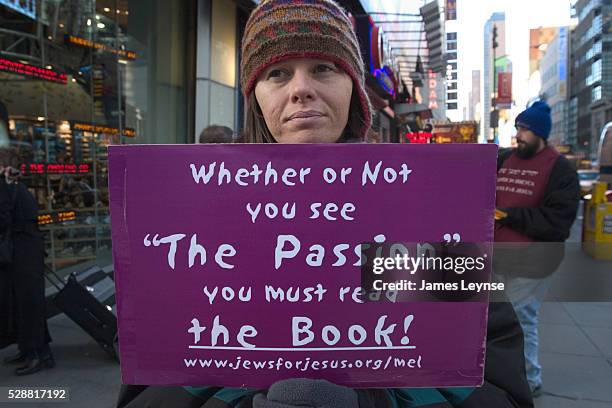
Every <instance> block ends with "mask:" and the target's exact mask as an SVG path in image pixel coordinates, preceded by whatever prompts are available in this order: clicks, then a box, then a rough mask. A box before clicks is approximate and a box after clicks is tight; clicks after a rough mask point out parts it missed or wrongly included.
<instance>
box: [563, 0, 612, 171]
mask: <svg viewBox="0 0 612 408" xmlns="http://www.w3.org/2000/svg"><path fill="white" fill-rule="evenodd" d="M574 7H575V15H576V16H577V17H578V25H577V26H576V28H575V29H574V30H573V32H572V33H571V51H570V53H571V58H570V59H571V61H572V64H571V67H570V72H571V84H570V102H569V118H570V123H569V129H570V135H569V137H570V138H571V139H572V140H575V142H576V144H575V146H576V150H577V151H578V152H582V154H584V156H585V157H586V158H589V159H595V158H596V155H597V149H598V141H599V134H600V132H601V130H602V129H603V127H604V125H605V124H606V123H607V122H609V121H611V120H612V103H611V102H610V100H611V98H612V1H610V0H579V1H578V2H576V4H575V5H574Z"/></svg>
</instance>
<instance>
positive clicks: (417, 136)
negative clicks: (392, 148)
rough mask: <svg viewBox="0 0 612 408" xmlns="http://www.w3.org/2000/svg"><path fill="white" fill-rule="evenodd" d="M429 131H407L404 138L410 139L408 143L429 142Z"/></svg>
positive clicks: (430, 134)
mask: <svg viewBox="0 0 612 408" xmlns="http://www.w3.org/2000/svg"><path fill="white" fill-rule="evenodd" d="M432 136H433V135H432V133H431V132H408V133H406V139H408V140H410V143H421V144H423V143H429V139H431V137H432Z"/></svg>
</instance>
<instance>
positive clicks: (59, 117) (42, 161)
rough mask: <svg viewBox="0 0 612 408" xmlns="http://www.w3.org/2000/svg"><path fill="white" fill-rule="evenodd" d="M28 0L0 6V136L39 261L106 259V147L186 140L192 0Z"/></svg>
mask: <svg viewBox="0 0 612 408" xmlns="http://www.w3.org/2000/svg"><path fill="white" fill-rule="evenodd" d="M31 4H32V5H36V7H34V8H33V9H32V10H30V11H31V12H24V10H22V9H19V8H14V7H7V6H6V5H0V20H1V22H2V24H1V25H0V26H1V28H0V33H1V35H0V103H2V105H3V106H4V107H5V108H6V111H7V112H8V118H9V132H8V137H6V139H5V140H0V145H2V146H4V147H9V146H10V147H12V148H13V153H14V161H15V163H16V165H18V166H19V168H20V170H21V172H22V179H21V181H22V182H23V183H24V184H25V185H27V187H28V188H29V190H30V191H31V192H32V194H33V195H34V197H35V198H36V200H37V201H38V205H39V219H38V221H39V225H40V228H41V230H42V231H43V232H44V236H45V250H46V252H47V254H48V257H47V259H46V261H47V263H48V265H49V266H51V267H52V268H54V269H61V268H69V267H75V266H78V265H82V264H83V263H87V262H96V263H110V262H111V251H110V246H111V240H110V216H109V210H108V179H107V176H108V167H107V146H108V145H110V144H121V143H186V142H188V141H189V140H190V138H189V137H188V135H190V134H192V133H193V123H194V119H193V118H194V115H195V112H194V109H193V106H194V100H195V86H194V80H195V72H194V67H195V41H196V36H195V23H196V20H195V9H196V3H195V2H194V1H184V2H181V7H175V6H174V5H173V4H172V3H170V2H146V1H144V0H120V1H110V0H97V1H88V0H83V1H78V2H74V1H55V2H31Z"/></svg>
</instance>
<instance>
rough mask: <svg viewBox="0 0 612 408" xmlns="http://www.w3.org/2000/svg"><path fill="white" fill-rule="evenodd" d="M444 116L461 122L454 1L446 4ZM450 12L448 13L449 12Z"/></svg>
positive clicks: (457, 39)
mask: <svg viewBox="0 0 612 408" xmlns="http://www.w3.org/2000/svg"><path fill="white" fill-rule="evenodd" d="M446 5H447V8H448V9H450V10H447V12H446V24H445V28H446V116H447V117H448V118H449V119H450V120H452V121H455V122H457V121H460V120H462V114H461V111H460V110H459V89H458V86H457V81H458V78H457V75H458V63H459V61H460V58H459V57H458V55H457V54H458V52H459V47H458V45H459V41H460V39H459V38H458V36H457V31H458V30H457V4H456V1H455V0H453V1H447V2H446ZM449 11H450V12H449Z"/></svg>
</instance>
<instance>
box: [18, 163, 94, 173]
mask: <svg viewBox="0 0 612 408" xmlns="http://www.w3.org/2000/svg"><path fill="white" fill-rule="evenodd" d="M20 170H21V173H22V174H24V175H27V174H83V173H89V164H76V163H69V164H56V163H31V164H27V165H26V164H22V165H21V168H20Z"/></svg>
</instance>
